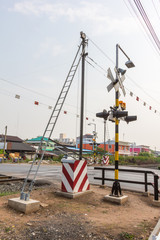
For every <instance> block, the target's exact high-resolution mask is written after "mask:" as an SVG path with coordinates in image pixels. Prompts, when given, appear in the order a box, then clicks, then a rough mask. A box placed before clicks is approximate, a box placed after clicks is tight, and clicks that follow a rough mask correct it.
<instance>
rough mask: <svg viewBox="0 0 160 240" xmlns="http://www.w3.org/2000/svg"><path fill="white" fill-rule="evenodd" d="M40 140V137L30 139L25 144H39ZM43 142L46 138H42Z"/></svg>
mask: <svg viewBox="0 0 160 240" xmlns="http://www.w3.org/2000/svg"><path fill="white" fill-rule="evenodd" d="M41 139H42V137H37V138H31V139H29V140H27V141H26V142H28V143H31V142H40V141H41ZM43 140H44V141H48V138H46V137H44V138H43Z"/></svg>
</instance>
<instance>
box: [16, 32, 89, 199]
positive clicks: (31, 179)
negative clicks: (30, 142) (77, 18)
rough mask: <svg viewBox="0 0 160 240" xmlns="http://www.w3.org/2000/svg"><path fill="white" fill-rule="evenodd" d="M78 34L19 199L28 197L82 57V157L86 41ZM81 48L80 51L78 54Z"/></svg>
mask: <svg viewBox="0 0 160 240" xmlns="http://www.w3.org/2000/svg"><path fill="white" fill-rule="evenodd" d="M80 36H81V39H82V41H81V43H80V45H79V47H78V51H77V53H76V55H75V58H74V60H73V63H72V65H71V68H70V70H69V73H68V75H67V77H66V80H65V82H64V85H63V87H62V90H61V92H60V95H59V97H58V100H57V102H56V104H55V107H54V109H53V111H52V114H51V116H50V118H49V121H48V124H47V126H46V128H45V130H44V133H43V136H42V138H41V141H40V144H39V147H38V150H37V153H36V154H35V157H34V159H33V162H32V164H31V167H30V169H29V171H28V174H27V177H26V179H25V181H24V184H23V187H22V190H21V195H20V199H21V200H25V201H28V200H29V198H30V193H31V191H32V188H33V186H34V183H35V179H36V176H37V173H38V170H39V167H40V165H41V162H42V160H43V157H44V154H45V152H46V148H47V145H48V143H49V141H52V140H51V136H52V133H53V130H54V128H55V125H56V122H57V120H58V117H59V114H60V112H61V110H62V107H63V104H64V102H65V99H66V97H67V94H68V92H69V89H70V87H71V84H72V81H73V79H74V76H75V74H76V71H77V68H78V66H79V63H80V61H81V59H82V91H81V130H80V132H81V134H80V135H81V138H80V139H81V143H80V146H81V149H80V159H82V145H83V144H82V137H83V105H84V103H83V99H84V61H85V56H86V54H85V47H86V43H87V41H86V35H85V34H84V33H83V32H81V33H80ZM81 48H82V53H81V54H79V53H80V49H81ZM44 141H45V146H43V142H44ZM40 151H42V155H41V159H40V160H39V162H38V164H37V165H35V163H36V159H37V156H38V153H39V152H40ZM32 173H33V174H32ZM31 174H32V176H31ZM28 183H29V187H27V184H28Z"/></svg>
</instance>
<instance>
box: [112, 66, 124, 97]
mask: <svg viewBox="0 0 160 240" xmlns="http://www.w3.org/2000/svg"><path fill="white" fill-rule="evenodd" d="M114 71H115V73H117V71H118V70H117V68H116V67H115V68H114ZM117 77H118V82H119V85H120V88H121V89H122V92H123V95H124V96H125V95H126V91H125V89H124V86H123V82H124V80H125V75H122V76H121V78H120V76H119V74H117Z"/></svg>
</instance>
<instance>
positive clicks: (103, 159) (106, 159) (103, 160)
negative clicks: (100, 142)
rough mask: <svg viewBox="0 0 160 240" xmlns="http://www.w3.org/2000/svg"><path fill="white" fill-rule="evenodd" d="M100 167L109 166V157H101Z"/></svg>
mask: <svg viewBox="0 0 160 240" xmlns="http://www.w3.org/2000/svg"><path fill="white" fill-rule="evenodd" d="M102 165H109V156H107V155H103V157H102Z"/></svg>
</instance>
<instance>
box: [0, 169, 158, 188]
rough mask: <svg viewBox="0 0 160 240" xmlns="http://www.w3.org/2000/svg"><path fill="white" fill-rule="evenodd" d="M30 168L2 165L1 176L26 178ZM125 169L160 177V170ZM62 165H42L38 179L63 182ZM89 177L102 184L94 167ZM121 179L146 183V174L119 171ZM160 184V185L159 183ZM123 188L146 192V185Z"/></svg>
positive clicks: (150, 179)
mask: <svg viewBox="0 0 160 240" xmlns="http://www.w3.org/2000/svg"><path fill="white" fill-rule="evenodd" d="M29 168H30V165H29V164H0V174H4V175H11V176H16V177H24V178H25V177H26V176H27V173H28V170H29ZM120 168H125V169H137V170H149V171H154V172H155V173H157V174H158V175H160V170H153V169H148V168H135V167H125V166H123V167H120ZM35 169H36V168H35V166H34V168H33V173H34V170H35ZM61 171H62V167H61V165H41V166H40V168H39V172H38V175H37V179H46V180H50V181H53V182H54V181H60V180H61ZM88 177H89V182H90V183H91V184H101V181H99V180H94V177H101V171H99V170H94V167H93V166H88ZM106 177H107V178H114V171H108V172H107V173H106ZM119 179H125V180H133V181H142V182H143V181H144V174H141V173H126V172H120V171H119ZM148 180H149V181H150V182H152V183H153V182H154V181H153V176H152V175H148ZM105 184H106V185H107V186H112V182H110V181H106V182H105ZM159 184H160V183H159ZM121 188H122V189H123V188H125V189H130V190H137V191H142V192H143V191H144V185H137V184H128V183H121ZM149 191H150V192H153V187H151V186H149Z"/></svg>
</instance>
